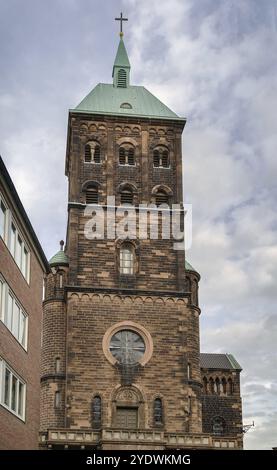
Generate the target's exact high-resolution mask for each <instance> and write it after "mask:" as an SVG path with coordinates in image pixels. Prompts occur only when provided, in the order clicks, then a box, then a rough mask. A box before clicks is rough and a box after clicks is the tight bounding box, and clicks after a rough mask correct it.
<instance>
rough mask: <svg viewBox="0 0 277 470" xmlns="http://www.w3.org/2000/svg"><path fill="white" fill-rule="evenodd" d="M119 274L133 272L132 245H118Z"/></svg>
mask: <svg viewBox="0 0 277 470" xmlns="http://www.w3.org/2000/svg"><path fill="white" fill-rule="evenodd" d="M119 263H120V274H134V247H133V245H132V244H131V243H123V244H122V245H121V247H120V259H119Z"/></svg>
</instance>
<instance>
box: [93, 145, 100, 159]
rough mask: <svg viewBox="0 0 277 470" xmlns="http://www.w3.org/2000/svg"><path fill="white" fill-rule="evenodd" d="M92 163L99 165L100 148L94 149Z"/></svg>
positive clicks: (97, 146)
mask: <svg viewBox="0 0 277 470" xmlns="http://www.w3.org/2000/svg"><path fill="white" fill-rule="evenodd" d="M93 157H94V158H93V161H94V163H100V146H99V145H96V146H95V148H94V155H93Z"/></svg>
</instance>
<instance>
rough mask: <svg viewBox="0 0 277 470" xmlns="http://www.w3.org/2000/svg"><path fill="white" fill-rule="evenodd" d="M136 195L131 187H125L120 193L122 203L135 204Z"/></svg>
mask: <svg viewBox="0 0 277 470" xmlns="http://www.w3.org/2000/svg"><path fill="white" fill-rule="evenodd" d="M133 201H134V195H133V192H132V191H131V190H130V189H123V190H122V191H121V193H120V202H121V204H133Z"/></svg>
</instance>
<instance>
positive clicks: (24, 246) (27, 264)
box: [8, 216, 31, 284]
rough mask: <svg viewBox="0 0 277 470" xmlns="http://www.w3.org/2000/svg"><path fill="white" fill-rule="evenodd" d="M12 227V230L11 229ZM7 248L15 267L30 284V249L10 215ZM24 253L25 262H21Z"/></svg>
mask: <svg viewBox="0 0 277 470" xmlns="http://www.w3.org/2000/svg"><path fill="white" fill-rule="evenodd" d="M13 229H14V230H13ZM12 232H13V233H14V237H15V238H14V242H13V244H14V246H13V247H12V246H11V243H12V238H11V234H12ZM19 240H20V250H21V253H20V260H19V259H18V246H19ZM8 249H9V252H10V254H11V255H12V257H13V259H14V261H15V263H16V265H17V267H18V268H19V270H20V272H21V274H22V276H23V277H24V279H25V280H26V281H27V283H28V284H30V265H31V250H30V249H29V247H28V245H27V243H26V242H25V239H24V237H23V236H22V233H21V231H20V230H19V229H18V227H17V224H16V222H15V220H14V217H13V216H11V220H10V223H9V243H8ZM25 253H26V255H27V256H26V258H25V262H24V264H23V254H24V255H25ZM23 266H24V267H25V272H24V270H23Z"/></svg>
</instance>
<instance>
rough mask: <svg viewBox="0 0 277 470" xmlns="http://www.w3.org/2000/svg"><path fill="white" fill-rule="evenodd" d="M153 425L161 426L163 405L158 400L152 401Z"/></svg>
mask: <svg viewBox="0 0 277 470" xmlns="http://www.w3.org/2000/svg"><path fill="white" fill-rule="evenodd" d="M154 424H155V425H161V424H163V403H162V400H161V399H160V398H156V399H155V400H154Z"/></svg>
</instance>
